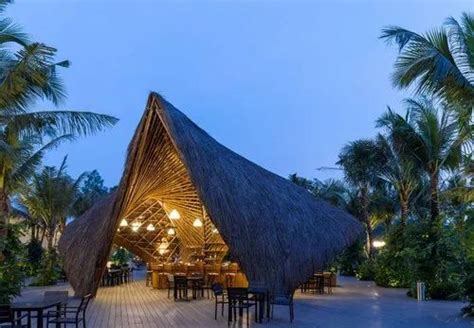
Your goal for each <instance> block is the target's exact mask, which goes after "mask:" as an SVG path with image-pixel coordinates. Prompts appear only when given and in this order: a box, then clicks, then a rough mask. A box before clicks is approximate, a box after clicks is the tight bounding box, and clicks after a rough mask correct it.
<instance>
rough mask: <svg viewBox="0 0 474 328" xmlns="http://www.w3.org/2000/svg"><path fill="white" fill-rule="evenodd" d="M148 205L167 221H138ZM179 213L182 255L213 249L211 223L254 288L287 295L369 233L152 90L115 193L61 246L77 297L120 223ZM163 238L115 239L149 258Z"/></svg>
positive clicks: (92, 285) (93, 280) (92, 278)
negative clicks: (204, 224)
mask: <svg viewBox="0 0 474 328" xmlns="http://www.w3.org/2000/svg"><path fill="white" fill-rule="evenodd" d="M144 202H154V203H153V204H159V205H160V206H159V207H160V208H161V212H162V214H160V215H154V214H153V213H157V212H156V211H149V210H148V212H147V211H146V210H141V211H140V213H142V214H137V212H136V209H137V208H139V207H140V206H141V207H142V208H143V207H144V205H143V204H144ZM172 209H178V210H179V212H180V213H182V219H180V220H176V222H173V223H172V224H176V225H177V226H176V228H177V232H178V233H177V236H178V238H179V241H180V242H181V243H182V244H183V245H184V246H183V249H193V247H195V246H196V245H199V244H200V243H201V245H202V243H204V244H205V243H206V242H207V237H206V232H205V231H204V233H202V231H200V230H199V228H196V227H193V225H192V221H193V220H194V219H195V218H196V217H201V218H203V219H204V220H206V219H208V220H210V223H211V224H212V225H213V226H215V227H216V228H217V229H218V231H219V234H218V235H217V237H213V238H215V240H214V241H219V240H223V241H224V242H225V244H226V245H227V246H228V247H229V250H230V252H231V254H232V256H233V257H234V258H236V259H237V260H238V262H239V264H240V265H241V267H242V269H243V271H244V272H245V273H246V275H247V277H248V279H249V281H261V282H265V283H267V284H268V285H270V286H271V288H272V289H274V290H279V291H291V290H294V289H295V288H297V286H298V285H299V284H300V283H301V282H303V281H305V280H306V279H307V278H308V277H309V276H311V274H312V273H314V272H315V271H317V270H321V269H322V268H323V267H324V266H325V265H326V264H327V263H328V261H330V260H332V259H333V258H334V256H335V255H337V254H338V253H340V252H341V251H342V250H343V249H344V248H345V247H347V246H349V245H350V244H352V243H353V242H354V241H355V240H356V239H357V238H358V237H359V236H360V235H361V233H362V227H361V225H360V223H359V222H358V221H357V220H356V219H355V218H353V217H352V216H350V215H349V214H347V213H346V212H344V211H342V210H340V209H337V208H335V207H333V206H331V205H329V204H328V203H327V202H324V201H321V200H318V199H315V197H314V196H313V195H311V194H310V193H309V192H308V191H307V190H305V189H303V188H301V187H299V186H296V185H294V184H293V183H292V182H290V181H288V180H287V179H284V178H282V177H280V176H278V175H275V174H273V173H271V172H269V171H267V170H265V169H263V168H262V167H260V166H258V165H256V164H254V163H252V162H250V161H248V160H247V159H245V158H243V157H242V156H240V155H238V154H236V153H234V152H233V151H231V150H230V149H228V148H226V147H224V146H223V145H221V144H220V143H218V142H217V141H216V140H214V139H213V138H212V137H210V136H209V135H208V134H207V133H206V132H205V131H204V130H202V129H201V128H199V127H198V126H197V125H196V124H194V123H193V122H192V121H191V120H189V119H188V118H187V117H186V116H185V115H184V114H183V113H182V112H180V111H179V110H177V109H176V108H174V107H173V106H172V105H171V104H170V103H168V102H167V101H166V100H164V99H163V98H162V97H161V96H160V95H158V94H156V93H151V94H150V96H149V99H148V103H147V108H146V110H145V113H144V115H143V118H142V120H141V122H140V124H139V126H138V128H137V131H136V132H135V136H134V138H133V140H132V142H131V144H130V147H129V154H128V159H127V163H126V167H125V172H124V176H123V177H122V180H121V183H120V186H119V189H118V191H117V195H116V196H111V197H110V198H109V199H108V200H106V201H104V202H102V203H100V204H97V206H95V207H94V208H93V209H92V210H91V211H90V212H88V213H86V214H85V215H84V216H83V217H81V218H79V219H78V220H77V221H76V222H74V223H72V224H70V225H69V226H68V227H67V228H66V231H65V233H64V235H63V237H62V239H61V242H60V253H61V255H62V257H63V260H64V264H65V270H66V272H67V274H68V277H69V279H70V281H71V284H72V286H73V287H74V289H75V290H76V293H78V294H84V293H87V292H94V291H95V290H96V288H97V286H98V281H99V279H100V276H101V273H102V270H103V268H104V266H105V263H106V261H107V257H108V253H109V251H110V249H111V246H112V243H113V239H114V236H115V235H117V234H118V233H117V229H118V227H119V223H120V221H121V220H122V218H127V219H128V220H129V221H130V222H135V221H136V220H139V219H140V220H142V219H143V218H144V217H146V218H150V219H151V218H153V219H156V220H160V218H165V219H166V220H167V216H166V213H169V212H170V211H171V210H172ZM163 213H164V214H163ZM157 217H159V218H157ZM138 218H139V219H138ZM156 222H162V221H156ZM161 230H163V229H161ZM159 233H160V232H159V231H156V232H153V233H148V235H147V233H145V232H144V234H143V235H140V234H138V235H137V236H138V237H133V238H135V239H129V236H130V235H133V234H128V233H127V234H126V235H124V236H122V235H120V237H119V235H117V238H116V239H115V242H116V243H117V244H120V241H121V240H123V238H125V239H127V240H128V244H127V245H124V246H129V247H134V246H133V245H135V247H137V248H143V249H145V248H146V247H150V248H149V249H147V251H146V253H147V254H148V255H145V257H147V256H149V257H148V258H147V259H151V258H153V256H154V253H153V249H152V247H156V246H157V244H156V243H157V242H159V239H158V240H156V234H159ZM119 234H120V233H119ZM135 235H136V234H135ZM208 235H209V234H208ZM147 236H149V237H147ZM153 236H155V239H153ZM203 236H204V237H203ZM130 238H131V237H130ZM151 241H154V242H155V244H154V245H155V246H153V245H152V242H151ZM132 244H133V245H132ZM209 244H210V245H211V244H214V242H210V243H209ZM141 245H142V246H141ZM150 245H151V246H150ZM137 253H139V250H138V251H137ZM142 253H144V252H142Z"/></svg>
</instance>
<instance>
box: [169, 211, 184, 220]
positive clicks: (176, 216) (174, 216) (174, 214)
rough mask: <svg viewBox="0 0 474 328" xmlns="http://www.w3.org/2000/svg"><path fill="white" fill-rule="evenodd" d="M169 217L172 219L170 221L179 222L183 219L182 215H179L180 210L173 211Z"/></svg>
mask: <svg viewBox="0 0 474 328" xmlns="http://www.w3.org/2000/svg"><path fill="white" fill-rule="evenodd" d="M168 217H169V218H170V220H179V219H181V214H179V212H178V210H176V209H173V210H171V212H170V213H169V214H168Z"/></svg>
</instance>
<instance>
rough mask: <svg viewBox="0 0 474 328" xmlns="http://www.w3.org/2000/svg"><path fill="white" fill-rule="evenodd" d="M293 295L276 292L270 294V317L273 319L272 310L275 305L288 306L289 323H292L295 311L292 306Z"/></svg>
mask: <svg viewBox="0 0 474 328" xmlns="http://www.w3.org/2000/svg"><path fill="white" fill-rule="evenodd" d="M293 294H294V292H293V293H282V292H276V293H272V295H271V296H270V307H271V315H270V317H271V318H272V319H273V308H274V307H275V305H283V306H288V307H289V309H290V322H293V320H294V318H295V310H294V306H293Z"/></svg>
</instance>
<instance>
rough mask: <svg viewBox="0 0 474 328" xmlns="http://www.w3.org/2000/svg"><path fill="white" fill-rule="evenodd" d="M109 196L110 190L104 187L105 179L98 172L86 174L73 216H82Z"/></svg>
mask: <svg viewBox="0 0 474 328" xmlns="http://www.w3.org/2000/svg"><path fill="white" fill-rule="evenodd" d="M108 194H109V189H108V188H107V187H105V186H104V179H102V177H101V176H100V174H99V172H97V170H93V171H91V172H88V173H86V174H85V176H84V182H83V184H82V186H81V189H80V195H79V198H78V200H77V202H76V203H75V204H74V208H73V215H74V216H75V217H79V216H81V215H82V214H83V213H85V212H86V211H87V210H88V209H90V208H91V207H92V206H93V205H94V204H95V203H96V202H97V201H99V200H100V199H101V198H103V197H104V196H106V195H108Z"/></svg>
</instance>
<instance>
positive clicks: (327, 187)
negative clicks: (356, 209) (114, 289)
mask: <svg viewBox="0 0 474 328" xmlns="http://www.w3.org/2000/svg"><path fill="white" fill-rule="evenodd" d="M312 193H313V194H314V195H315V196H316V197H318V198H321V199H324V200H326V201H328V202H329V203H331V204H332V205H334V206H337V207H339V208H344V209H345V208H346V207H347V202H348V195H347V193H348V190H347V187H346V185H345V184H344V182H343V181H340V180H336V179H328V180H326V181H319V180H316V179H315V180H314V182H313V188H312Z"/></svg>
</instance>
